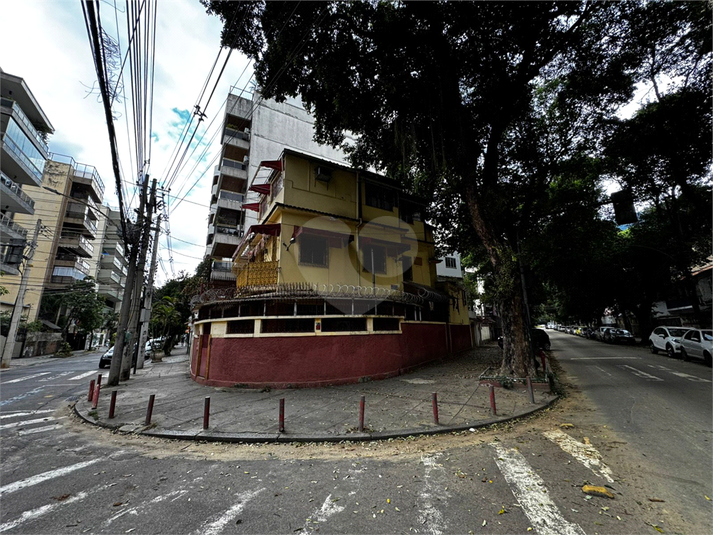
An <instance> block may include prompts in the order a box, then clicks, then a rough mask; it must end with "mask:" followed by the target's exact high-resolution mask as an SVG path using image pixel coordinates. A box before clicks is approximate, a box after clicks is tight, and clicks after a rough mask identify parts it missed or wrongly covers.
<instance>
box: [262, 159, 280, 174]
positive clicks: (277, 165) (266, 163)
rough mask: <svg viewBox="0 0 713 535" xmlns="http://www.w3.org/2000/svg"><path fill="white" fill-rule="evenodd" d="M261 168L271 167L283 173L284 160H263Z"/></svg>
mask: <svg viewBox="0 0 713 535" xmlns="http://www.w3.org/2000/svg"><path fill="white" fill-rule="evenodd" d="M260 167H269V168H270V169H275V170H276V171H282V160H263V161H261V162H260Z"/></svg>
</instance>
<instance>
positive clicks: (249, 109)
mask: <svg viewBox="0 0 713 535" xmlns="http://www.w3.org/2000/svg"><path fill="white" fill-rule="evenodd" d="M225 113H226V115H232V116H234V117H236V118H238V119H242V120H248V121H249V120H250V118H251V117H252V114H253V104H252V101H250V100H248V99H246V98H243V97H239V96H238V95H234V94H232V93H229V94H228V103H227V104H226V107H225Z"/></svg>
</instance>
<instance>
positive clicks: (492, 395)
mask: <svg viewBox="0 0 713 535" xmlns="http://www.w3.org/2000/svg"><path fill="white" fill-rule="evenodd" d="M490 409H491V410H492V411H493V416H497V415H498V411H497V409H496V408H495V387H494V386H493V385H490Z"/></svg>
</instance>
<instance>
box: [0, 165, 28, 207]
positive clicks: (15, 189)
mask: <svg viewBox="0 0 713 535" xmlns="http://www.w3.org/2000/svg"><path fill="white" fill-rule="evenodd" d="M0 183H2V185H3V189H4V190H6V191H7V190H9V191H10V192H12V193H14V194H15V195H17V196H18V197H19V198H20V200H22V201H23V202H24V203H26V204H27V205H29V207H30V208H32V209H33V210H34V208H35V201H33V200H32V199H30V198H29V197H28V196H27V195H25V193H24V192H23V191H22V190H21V189H20V186H19V185H17V184H15V183H14V182H13V181H12V180H10V179H9V178H8V177H7V176H5V175H4V174H3V175H0Z"/></svg>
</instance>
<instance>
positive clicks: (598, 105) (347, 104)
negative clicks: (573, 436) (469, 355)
mask: <svg viewBox="0 0 713 535" xmlns="http://www.w3.org/2000/svg"><path fill="white" fill-rule="evenodd" d="M202 3H203V4H204V5H205V6H206V8H207V10H208V12H209V13H214V14H216V15H218V16H220V17H221V18H222V20H223V22H224V28H223V33H222V36H221V37H222V43H223V45H225V46H232V47H235V48H238V49H240V50H242V51H243V52H245V53H246V54H248V55H249V56H250V57H252V58H253V59H255V75H256V78H257V81H258V83H259V85H260V86H261V90H262V94H263V96H265V97H275V98H277V99H278V100H279V99H282V98H284V97H285V96H286V95H300V96H301V97H302V99H303V101H304V102H305V104H306V106H307V107H308V108H309V109H310V111H312V113H313V114H314V117H315V121H316V123H315V126H316V140H317V141H320V142H323V143H329V144H331V145H339V144H343V143H344V140H345V135H344V132H345V131H351V132H352V133H354V134H355V135H356V138H357V140H356V144H355V145H353V146H346V147H345V148H346V149H347V150H348V152H349V154H350V156H351V159H352V163H353V164H354V165H357V166H369V165H372V166H374V167H375V168H377V169H381V170H384V171H385V172H386V173H387V174H388V175H390V176H392V177H394V178H398V179H400V180H401V181H402V182H403V183H404V184H405V185H406V186H407V187H408V188H410V189H412V190H414V191H415V192H416V193H420V194H423V195H435V196H436V198H437V200H438V203H437V205H435V206H434V208H435V212H436V213H435V214H434V217H435V218H437V219H439V220H440V221H447V220H448V219H449V218H450V219H452V214H453V213H460V214H461V221H462V222H463V223H464V224H465V225H466V226H463V227H462V228H460V229H456V231H454V232H452V237H453V239H454V240H455V241H456V242H458V241H460V242H462V243H469V242H470V243H473V242H474V241H477V242H478V243H479V244H480V245H481V246H482V247H483V248H484V251H485V253H486V254H487V257H488V260H489V262H490V264H491V267H492V270H493V295H494V297H495V299H496V300H497V302H498V307H499V310H500V313H501V319H502V324H503V336H504V350H503V363H502V368H501V372H502V373H507V374H515V375H517V376H526V375H529V374H530V373H531V372H532V371H533V370H534V361H533V359H532V351H531V347H530V342H529V329H528V325H527V324H526V320H525V317H526V314H525V299H524V295H525V294H524V292H523V287H522V284H521V266H520V261H521V249H522V242H523V239H524V238H526V237H527V235H528V234H529V232H530V228H531V226H532V222H533V221H537V220H538V219H539V217H540V216H541V207H540V204H539V203H540V201H541V200H542V199H543V197H544V196H545V195H546V191H547V187H548V184H549V181H550V180H551V179H552V177H553V176H554V174H553V171H554V170H555V168H556V167H557V165H558V162H559V160H560V157H561V156H562V155H564V154H566V153H567V152H568V151H570V150H572V149H573V148H575V147H577V146H580V145H584V144H585V143H586V141H587V140H586V138H587V131H588V129H591V127H592V125H593V124H595V122H596V120H597V119H598V118H599V117H600V116H601V115H603V114H606V113H608V112H610V110H611V109H612V108H613V107H614V106H616V105H618V104H621V103H623V102H624V101H626V100H627V99H628V98H629V97H630V96H631V94H632V87H633V86H632V83H633V77H632V76H631V69H630V68H629V66H630V64H631V63H632V62H633V59H634V58H632V57H630V54H629V52H628V50H626V49H624V48H623V47H622V42H623V41H622V38H621V34H622V32H623V29H624V22H623V20H624V17H623V16H624V14H625V12H626V10H627V9H628V7H629V5H628V4H622V3H595V2H587V1H585V2H529V3H521V2H457V3H456V2H438V3H436V2H399V3H392V2H320V3H316V2H301V3H298V4H292V3H278V2H265V3H263V2H239V3H229V2H218V1H211V0H202ZM237 21H239V22H237ZM439 212H440V214H439ZM439 216H440V217H439ZM446 228H450V227H446ZM461 250H463V249H461Z"/></svg>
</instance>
